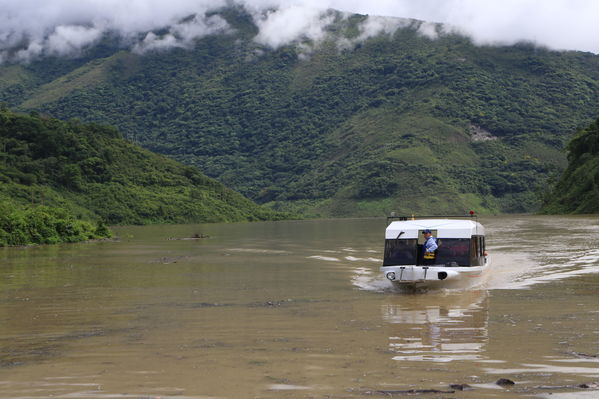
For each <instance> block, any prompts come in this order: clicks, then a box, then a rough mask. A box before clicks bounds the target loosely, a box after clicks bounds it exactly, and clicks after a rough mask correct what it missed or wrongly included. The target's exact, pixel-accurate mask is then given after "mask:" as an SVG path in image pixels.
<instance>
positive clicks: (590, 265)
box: [0, 216, 599, 399]
mask: <svg viewBox="0 0 599 399" xmlns="http://www.w3.org/2000/svg"><path fill="white" fill-rule="evenodd" d="M480 221H481V222H482V223H483V224H484V225H485V226H486V228H487V243H488V245H489V248H488V250H489V252H490V256H491V259H492V267H493V272H492V275H491V278H490V280H489V281H488V283H487V285H486V286H485V287H481V288H478V289H475V290H469V291H436V292H426V293H419V294H402V293H398V292H394V291H393V290H392V289H391V287H390V284H389V283H388V282H387V281H386V280H385V279H384V278H383V277H382V275H380V274H379V271H378V268H379V266H380V264H381V260H382V249H383V239H384V229H385V227H386V223H385V220H384V219H351V220H314V221H312V220H311V221H286V222H268V223H245V224H207V225H183V226H150V227H121V228H116V229H115V231H116V233H117V235H118V237H119V239H118V240H117V241H107V242H94V243H87V244H72V245H62V246H48V247H45V246H42V247H31V248H9V249H2V250H0V261H1V264H0V288H1V289H0V398H1V399H4V398H20V399H24V398H27V399H29V398H31V399H38V398H98V399H99V398H116V399H123V398H162V399H164V398H188V399H192V398H193V399H200V398H229V399H236V398H241V399H244V398H361V397H374V398H376V397H405V396H409V397H413V396H416V397H425V398H487V397H488V398H504V397H505V398H508V397H512V398H513V397H519V396H522V397H533V398H557V399H571V398H597V397H599V386H597V384H598V383H599V323H598V319H599V218H596V217H541V216H523V217H514V216H508V217H489V218H481V220H480ZM194 235H205V236H207V237H204V238H199V239H187V238H190V237H193V236H194ZM500 378H505V379H510V380H512V381H513V382H515V385H513V386H499V385H497V384H496V381H497V380H499V379H500ZM454 384H458V386H457V387H456V386H453V387H452V386H451V385H454ZM459 384H467V387H466V388H469V389H468V390H460V388H463V387H464V385H461V386H460V385H459Z"/></svg>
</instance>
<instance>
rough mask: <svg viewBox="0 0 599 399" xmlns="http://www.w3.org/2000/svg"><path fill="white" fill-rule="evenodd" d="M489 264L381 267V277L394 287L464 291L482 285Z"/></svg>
mask: <svg viewBox="0 0 599 399" xmlns="http://www.w3.org/2000/svg"><path fill="white" fill-rule="evenodd" d="M489 267H490V262H489V260H487V261H486V262H485V264H484V265H483V266H468V267H460V266H449V267H448V266H445V265H431V266H415V265H405V266H403V265H402V266H383V267H381V271H382V272H383V275H384V276H385V277H386V278H387V279H388V280H389V281H390V282H391V283H392V284H393V286H394V287H396V288H399V289H405V290H414V289H443V288H445V289H465V288H471V287H477V286H480V285H483V284H484V283H485V282H486V280H487V278H488V270H489Z"/></svg>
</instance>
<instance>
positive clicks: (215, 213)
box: [0, 109, 280, 243]
mask: <svg viewBox="0 0 599 399" xmlns="http://www.w3.org/2000/svg"><path fill="white" fill-rule="evenodd" d="M0 157H1V158H0V182H1V184H0V203H1V204H3V205H2V206H3V208H2V209H3V212H2V213H3V215H2V217H3V216H5V214H6V213H7V212H5V210H6V209H9V210H10V212H11V213H14V214H15V215H17V214H18V213H19V211H18V209H19V208H23V207H25V206H28V207H30V208H36V207H38V206H43V207H44V208H43V209H47V208H46V207H50V208H61V209H62V211H60V212H58V213H56V212H54V211H52V210H48V213H50V214H52V215H55V216H56V217H62V216H60V215H62V214H65V215H66V214H69V215H74V216H75V218H77V219H83V220H92V221H94V220H100V221H102V222H106V223H109V224H144V223H174V222H217V221H244V220H264V219H273V218H277V217H280V215H278V214H277V213H276V212H273V211H271V210H268V209H265V208H262V207H260V206H258V205H256V204H255V203H253V202H251V201H250V200H248V199H246V198H244V197H243V196H241V195H240V194H238V193H236V192H234V191H232V190H230V189H228V188H226V187H224V186H223V185H222V184H220V183H218V182H216V181H215V180H213V179H210V178H208V177H206V176H205V175H203V174H201V173H200V172H199V171H198V170H197V169H196V168H194V167H191V166H184V165H182V164H180V163H178V162H176V161H174V160H171V159H169V158H166V157H164V156H160V155H156V154H153V153H151V152H150V151H148V150H145V149H142V148H140V147H138V146H136V145H133V144H131V143H129V142H127V141H126V140H124V139H123V138H121V137H120V134H119V133H118V131H117V130H116V129H114V128H112V127H107V126H103V125H98V124H94V123H91V124H84V123H81V122H79V121H78V120H70V121H67V122H65V121H61V120H58V119H53V118H47V117H43V116H39V115H35V114H32V115H19V114H16V113H13V112H10V111H8V110H6V109H2V110H0ZM15 208H17V209H16V210H15ZM61 212H62V213H61ZM2 217H0V223H4V222H2V221H3V220H4V219H2ZM52 217H54V216H52ZM65 217H66V216H65ZM18 218H20V219H23V218H25V216H23V215H22V214H21V215H19V216H18ZM5 222H6V223H9V221H5ZM5 227H6V226H4V224H3V225H0V243H1V241H2V240H1V239H2V234H1V230H2V229H4V228H5ZM4 230H5V231H7V232H10V231H11V230H12V228H11V227H10V226H9V227H7V228H6V229H4Z"/></svg>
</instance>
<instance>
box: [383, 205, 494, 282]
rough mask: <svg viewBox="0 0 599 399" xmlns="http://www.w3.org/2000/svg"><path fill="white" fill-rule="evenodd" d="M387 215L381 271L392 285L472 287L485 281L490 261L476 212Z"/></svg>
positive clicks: (483, 229)
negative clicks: (465, 213) (408, 215)
mask: <svg viewBox="0 0 599 399" xmlns="http://www.w3.org/2000/svg"><path fill="white" fill-rule="evenodd" d="M387 219H388V222H390V223H389V224H388V226H387V229H386V230H385V255H384V260H383V266H382V267H381V271H382V272H383V274H384V275H385V277H386V278H387V279H388V280H389V281H390V282H391V283H393V285H394V286H396V287H398V288H408V289H418V288H433V289H434V288H468V287H473V286H476V285H480V284H482V283H483V282H484V281H485V279H486V277H487V274H488V273H487V271H488V269H489V263H490V262H489V259H488V256H487V252H486V251H485V228H484V227H483V226H482V225H481V224H480V223H479V222H478V221H477V220H476V217H475V216H474V213H473V212H471V216H470V217H467V216H420V217H414V216H411V217H406V216H390V217H389V218H387ZM429 240H432V241H430V242H429ZM435 247H436V248H435ZM431 249H433V250H431Z"/></svg>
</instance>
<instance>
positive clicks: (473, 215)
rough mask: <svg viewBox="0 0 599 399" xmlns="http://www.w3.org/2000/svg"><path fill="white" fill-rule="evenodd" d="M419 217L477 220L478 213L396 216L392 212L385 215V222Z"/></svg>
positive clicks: (417, 218)
mask: <svg viewBox="0 0 599 399" xmlns="http://www.w3.org/2000/svg"><path fill="white" fill-rule="evenodd" d="M421 219H474V220H475V221H478V215H476V213H474V212H472V211H470V213H468V214H465V215H410V216H405V215H404V216H397V215H395V214H394V213H391V215H389V216H387V224H389V223H391V222H393V221H396V220H397V221H405V220H421Z"/></svg>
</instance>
